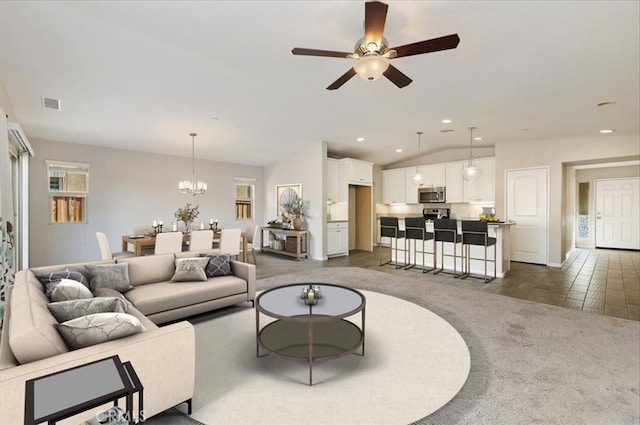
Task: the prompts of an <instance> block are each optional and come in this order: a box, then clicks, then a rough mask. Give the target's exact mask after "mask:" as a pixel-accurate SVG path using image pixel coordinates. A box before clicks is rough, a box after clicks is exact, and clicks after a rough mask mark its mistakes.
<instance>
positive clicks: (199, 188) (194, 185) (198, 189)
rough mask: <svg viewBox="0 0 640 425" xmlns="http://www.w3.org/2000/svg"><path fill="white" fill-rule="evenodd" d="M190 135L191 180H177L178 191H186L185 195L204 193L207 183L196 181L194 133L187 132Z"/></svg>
mask: <svg viewBox="0 0 640 425" xmlns="http://www.w3.org/2000/svg"><path fill="white" fill-rule="evenodd" d="M189 136H191V180H181V181H179V182H178V189H180V192H182V193H186V194H187V195H193V196H196V195H204V193H205V192H206V191H207V183H205V182H201V181H196V165H195V164H196V150H195V149H196V148H195V137H196V136H197V134H196V133H189Z"/></svg>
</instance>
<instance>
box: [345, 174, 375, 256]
mask: <svg viewBox="0 0 640 425" xmlns="http://www.w3.org/2000/svg"><path fill="white" fill-rule="evenodd" d="M354 249H357V250H361V251H373V195H372V189H371V186H360V185H349V251H351V250H354Z"/></svg>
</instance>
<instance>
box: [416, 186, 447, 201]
mask: <svg viewBox="0 0 640 425" xmlns="http://www.w3.org/2000/svg"><path fill="white" fill-rule="evenodd" d="M445 195H446V189H445V188H444V187H421V188H419V189H418V202H420V203H421V204H427V203H434V202H446V197H445Z"/></svg>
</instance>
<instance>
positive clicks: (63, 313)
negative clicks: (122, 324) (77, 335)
mask: <svg viewBox="0 0 640 425" xmlns="http://www.w3.org/2000/svg"><path fill="white" fill-rule="evenodd" d="M47 308H48V309H49V311H50V312H51V314H53V317H55V318H56V320H57V321H58V322H60V323H62V322H66V321H67V320H72V319H75V318H78V317H80V316H86V315H88V314H95V313H124V312H125V308H126V305H125V304H124V303H123V302H122V300H119V299H118V298H116V297H97V298H85V299H81V300H70V301H59V302H56V303H49V304H47Z"/></svg>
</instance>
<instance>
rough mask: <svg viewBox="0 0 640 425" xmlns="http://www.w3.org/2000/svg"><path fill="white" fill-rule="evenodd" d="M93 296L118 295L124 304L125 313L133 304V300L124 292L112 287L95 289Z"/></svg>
mask: <svg viewBox="0 0 640 425" xmlns="http://www.w3.org/2000/svg"><path fill="white" fill-rule="evenodd" d="M93 296H94V297H116V298H117V299H119V300H121V301H122V305H123V306H124V312H125V313H126V312H127V309H128V308H129V304H131V302H130V301H129V300H128V299H126V298H125V297H124V295H122V292H118V291H116V290H115V289H111V288H96V289H95V290H94V291H93Z"/></svg>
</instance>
